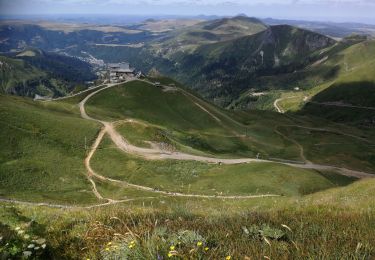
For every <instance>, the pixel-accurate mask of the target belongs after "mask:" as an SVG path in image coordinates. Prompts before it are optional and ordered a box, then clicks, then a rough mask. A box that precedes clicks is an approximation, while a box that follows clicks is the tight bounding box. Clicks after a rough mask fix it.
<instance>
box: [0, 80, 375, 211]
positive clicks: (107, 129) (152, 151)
mask: <svg viewBox="0 0 375 260" xmlns="http://www.w3.org/2000/svg"><path fill="white" fill-rule="evenodd" d="M133 80H137V79H131V80H128V81H127V82H129V81H133ZM145 82H147V83H149V82H148V81H145ZM123 84H124V82H122V83H116V84H108V85H106V86H105V87H102V86H98V87H95V88H92V89H89V90H87V91H83V92H80V93H77V94H75V95H71V96H67V97H63V98H58V99H57V100H61V99H64V98H70V97H72V96H76V95H80V94H82V93H84V92H88V91H93V90H95V89H98V90H96V91H94V92H92V93H90V94H89V95H87V96H86V97H85V98H84V99H83V100H82V101H81V102H80V103H79V109H80V113H81V117H82V118H84V119H86V120H91V121H95V122H98V123H100V124H102V126H103V127H102V129H101V130H100V132H99V134H98V136H97V138H96V140H95V142H94V143H93V145H92V146H91V149H90V151H89V153H88V155H87V157H86V158H85V160H84V164H85V167H86V170H87V179H88V180H89V182H90V183H91V185H92V191H93V193H94V195H95V196H96V197H97V198H98V199H99V200H105V201H106V202H105V203H101V204H96V205H91V206H71V205H61V204H49V203H33V202H25V201H19V200H13V199H6V198H0V202H9V203H16V204H22V205H33V206H46V207H52V208H61V209H90V208H96V207H103V206H108V205H113V204H117V203H123V202H129V201H134V200H139V199H145V198H135V199H125V200H113V199H110V198H105V197H103V196H102V195H101V194H100V193H99V191H98V190H97V188H96V183H95V181H94V180H93V177H94V178H96V179H98V180H101V181H107V182H112V183H116V184H119V185H123V186H127V187H131V188H134V189H138V190H142V191H148V192H152V193H157V194H162V195H166V196H177V197H191V198H218V199H251V198H265V197H279V196H280V195H277V194H261V195H246V196H236V195H233V196H222V195H200V194H184V193H179V192H169V191H162V190H156V189H153V188H151V187H147V186H142V185H136V184H132V183H128V182H126V181H120V180H115V179H112V178H108V177H105V176H102V175H100V174H98V173H96V172H95V171H94V170H93V169H92V167H91V165H90V161H91V159H92V157H93V155H94V153H95V152H96V150H97V148H98V146H99V145H100V143H101V141H102V140H103V137H104V136H105V134H108V135H109V137H110V138H111V140H112V141H113V143H114V144H115V145H116V146H117V147H118V148H119V149H121V150H122V151H124V152H126V153H130V154H135V155H137V156H140V157H143V158H145V159H148V160H163V159H173V160H192V161H200V162H206V163H221V164H242V163H253V162H263V163H266V162H268V163H279V164H283V165H288V166H291V167H296V168H301V169H315V170H327V171H335V172H338V173H340V174H342V175H345V176H350V177H356V178H373V177H375V175H373V174H369V173H366V172H361V171H355V170H350V169H346V168H341V167H335V166H328V165H320V164H315V163H312V162H310V161H308V160H307V159H306V158H305V156H304V153H303V147H302V146H301V145H300V144H299V143H298V142H297V141H295V140H293V139H290V138H289V137H287V136H285V135H283V134H282V133H281V132H279V131H278V130H277V128H276V131H277V132H278V134H281V135H282V136H283V137H284V138H286V139H287V140H289V141H291V142H293V143H295V144H296V145H297V146H298V147H299V148H300V151H301V154H300V155H301V158H302V159H303V161H304V162H303V163H294V162H287V161H285V162H283V161H276V160H275V161H272V160H262V159H254V158H239V159H220V158H213V157H205V156H198V155H192V154H186V153H181V152H166V151H163V150H161V149H158V148H155V147H152V148H141V147H137V146H134V145H132V144H130V143H129V142H128V141H127V140H126V139H124V137H123V136H122V135H120V134H119V133H118V132H117V131H116V129H115V127H114V125H115V124H116V123H117V122H107V121H102V120H98V119H95V118H92V117H90V116H89V115H88V114H87V112H86V110H85V104H86V102H87V101H88V100H89V99H90V98H91V97H93V96H94V95H96V94H97V93H99V92H101V91H103V90H106V89H108V88H112V87H115V86H118V85H123ZM101 87H102V88H101ZM182 92H183V93H184V94H185V95H189V96H190V95H191V94H190V93H188V92H185V91H184V90H182ZM194 98H195V97H194ZM288 98H293V97H288ZM280 100H282V99H278V100H276V101H275V102H274V106H275V108H276V109H277V110H278V112H279V113H283V112H284V111H283V110H282V109H281V108H280V107H279V106H278V102H279V101H280ZM194 103H195V104H196V105H197V106H198V107H200V108H201V109H202V110H203V111H205V112H207V113H208V114H209V115H210V116H212V117H213V118H214V119H215V120H216V121H218V122H220V121H221V120H220V119H219V118H218V117H216V116H215V115H213V114H212V113H211V112H209V111H208V110H207V109H206V108H204V107H203V106H201V105H200V104H198V103H197V102H194ZM225 116H226V115H225ZM230 119H231V120H232V121H234V122H235V123H237V124H240V123H239V122H237V121H235V120H234V119H232V118H230ZM122 121H129V122H131V121H135V120H132V119H128V120H122ZM296 127H301V128H307V129H312V130H317V131H327V129H321V128H308V127H303V126H296ZM342 134H343V133H342ZM345 135H346V134H345ZM347 136H350V137H354V138H357V139H361V140H362V141H367V140H366V139H364V138H360V137H357V136H352V135H347ZM147 198H155V197H147Z"/></svg>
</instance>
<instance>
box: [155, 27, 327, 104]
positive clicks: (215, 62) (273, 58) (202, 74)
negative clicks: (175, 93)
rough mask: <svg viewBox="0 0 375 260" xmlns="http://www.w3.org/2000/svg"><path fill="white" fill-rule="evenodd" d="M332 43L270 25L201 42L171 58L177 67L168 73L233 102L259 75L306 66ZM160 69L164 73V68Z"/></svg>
mask: <svg viewBox="0 0 375 260" xmlns="http://www.w3.org/2000/svg"><path fill="white" fill-rule="evenodd" d="M333 44H334V40H332V39H330V38H328V37H326V36H323V35H319V34H317V33H313V32H310V31H306V30H302V29H297V28H295V27H291V26H271V27H269V28H268V29H266V30H264V31H262V32H259V33H257V34H254V35H250V36H244V37H240V38H236V39H233V40H230V41H224V42H218V43H213V44H206V45H202V46H200V47H198V48H197V49H196V50H195V51H194V52H192V53H190V54H185V53H180V54H176V55H175V56H174V57H172V60H173V61H174V62H175V63H176V65H175V68H174V70H172V71H171V70H169V71H166V72H167V73H170V74H173V75H174V76H175V77H177V78H178V79H179V80H181V81H182V82H184V83H186V84H188V85H189V86H191V87H193V88H194V89H196V90H197V91H199V93H201V94H203V95H204V96H205V97H209V98H211V99H213V98H221V97H224V96H226V97H229V101H230V100H231V98H235V97H237V96H238V95H239V94H240V93H241V92H243V91H244V90H245V89H248V88H250V87H252V86H253V85H256V83H254V82H257V81H258V78H262V77H267V76H269V75H280V77H282V75H285V74H287V73H292V72H294V71H295V70H298V69H300V68H303V67H305V66H306V65H307V64H309V63H310V62H311V60H314V56H313V55H314V53H315V52H317V51H319V50H323V49H325V48H327V47H330V46H331V45H333ZM160 70H161V71H162V72H163V67H161V68H160ZM264 87H266V86H264ZM264 87H262V85H260V84H259V85H256V86H255V88H257V89H261V88H264ZM288 87H289V85H286V86H284V87H283V88H284V89H285V88H288ZM221 105H226V104H225V103H224V104H221Z"/></svg>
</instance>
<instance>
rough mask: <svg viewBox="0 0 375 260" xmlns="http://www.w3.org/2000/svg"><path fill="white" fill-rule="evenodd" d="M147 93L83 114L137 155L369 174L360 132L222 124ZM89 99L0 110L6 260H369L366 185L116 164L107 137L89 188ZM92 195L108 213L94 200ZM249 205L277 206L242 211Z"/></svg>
mask: <svg viewBox="0 0 375 260" xmlns="http://www.w3.org/2000/svg"><path fill="white" fill-rule="evenodd" d="M151 80H152V81H156V80H158V81H160V82H162V84H163V85H164V86H163V87H156V86H154V85H153V84H150V83H147V82H145V81H133V82H129V83H126V84H123V85H119V86H115V87H112V88H109V89H106V90H102V91H101V92H98V93H96V94H95V95H94V96H92V97H91V98H90V99H89V100H88V101H87V103H86V105H85V108H86V111H87V113H88V114H89V116H91V117H93V118H97V119H101V120H106V121H108V122H113V124H114V126H115V127H116V128H115V129H116V130H117V131H118V132H119V133H120V134H122V136H123V138H126V139H127V140H129V142H130V143H132V144H135V145H137V146H141V147H145V148H149V147H150V143H148V142H147V141H149V142H154V143H155V142H157V143H163V144H164V145H165V144H168V145H169V147H173V149H174V151H180V152H185V153H189V154H198V155H202V156H214V157H217V156H219V157H226V158H236V157H256V156H257V154H258V152H259V153H260V156H261V158H270V159H271V157H277V158H279V159H289V160H297V161H302V160H303V157H306V158H307V159H308V160H311V161H313V162H319V163H322V164H323V163H325V164H329V165H337V166H341V167H348V168H351V169H356V170H364V171H367V172H372V171H373V170H374V168H375V167H374V160H373V159H371V158H370V157H371V155H373V154H374V152H373V146H372V145H371V143H372V142H373V140H374V138H375V136H374V135H371V134H370V133H369V132H367V131H365V130H361V129H357V128H353V127H351V126H341V125H340V126H337V125H336V124H334V123H330V122H329V121H324V120H322V119H317V118H309V119H308V118H304V117H299V116H296V117H295V118H291V117H289V116H288V115H282V114H277V113H274V112H268V111H259V112H258V111H257V112H254V111H226V110H223V109H221V108H219V107H216V106H215V105H213V104H210V103H208V102H205V101H204V100H202V99H200V98H198V97H196V96H195V95H194V94H193V93H192V92H191V91H187V90H185V89H184V88H181V85H179V84H178V83H176V82H174V81H172V80H169V79H167V78H160V79H151ZM90 93H94V90H93V91H89V92H86V93H83V94H81V95H79V96H75V97H72V98H68V99H65V100H64V99H63V100H59V101H51V102H33V101H31V100H29V99H25V98H20V97H13V96H0V101H1V102H0V104H1V107H0V121H1V122H2V123H1V124H2V125H3V127H1V128H0V129H1V132H0V133H1V136H2V137H1V139H2V140H5V142H4V144H3V145H2V146H1V148H0V154H1V157H0V158H1V164H0V178H1V181H0V194H1V195H0V199H1V200H2V201H1V202H0V204H1V205H4V207H0V223H1V224H0V232H1V234H2V236H3V239H2V240H0V246H1V247H0V255H1V256H4V255H5V256H7V257H9V256H10V255H11V256H13V257H21V255H22V254H23V252H24V251H25V250H26V248H27V247H28V246H29V244H30V243H35V244H36V243H41V245H42V244H43V243H45V246H44V247H45V249H40V248H39V249H35V250H34V249H33V251H32V255H33V256H35V257H39V258H41V259H45V258H48V259H64V258H65V259H82V258H84V259H87V258H89V259H97V258H98V259H102V258H110V259H111V258H115V257H120V258H126V257H127V258H131V259H150V258H151V259H153V258H155V257H157V256H162V257H164V258H170V257H168V255H170V254H176V256H175V257H174V258H178V257H180V258H182V259H184V258H187V259H188V258H192V259H197V258H198V259H225V258H227V257H228V256H231V258H232V259H238V258H242V257H244V256H249V255H251V256H256V257H259V258H261V257H263V256H265V255H266V256H269V257H272V258H275V259H278V258H283V257H286V258H288V259H300V258H304V257H308V258H331V257H334V258H344V259H346V258H351V257H358V258H365V259H366V258H371V257H372V256H373V255H374V254H375V248H374V247H373V245H372V244H371V243H372V241H373V238H374V237H375V234H374V232H373V230H374V228H373V223H374V222H373V216H374V214H373V213H374V212H373V200H372V199H371V196H370V194H371V192H372V189H373V188H372V187H373V185H372V184H373V181H372V180H369V179H365V180H361V181H357V179H356V178H352V177H346V176H342V175H338V174H337V173H333V172H330V171H325V170H319V171H317V170H313V169H300V168H297V167H292V166H288V165H284V164H280V163H277V162H256V163H247V164H235V165H225V164H220V163H215V164H212V163H204V162H198V161H189V160H149V159H146V158H144V157H142V156H138V155H136V154H130V153H125V152H124V151H122V150H120V149H119V148H118V147H117V146H116V144H115V143H113V142H112V141H111V139H110V138H109V135H107V134H106V135H104V139H103V140H101V142H100V144H99V146H98V149H97V150H96V151H95V152H94V154H93V156H92V158H91V164H90V165H91V168H92V170H93V171H95V173H96V174H97V175H96V176H91V175H90V174H88V172H87V169H86V168H85V165H84V163H83V161H84V160H85V158H87V157H86V156H87V155H88V154H90V153H89V152H88V151H89V149H90V147H92V144H93V143H94V140H96V137H97V135H98V131H99V129H100V126H99V123H94V122H92V121H89V120H85V119H81V118H80V114H79V109H78V108H79V107H78V102H81V101H82V100H83V99H84V97H86V96H87V95H89V94H90ZM129 119H131V120H132V121H129ZM323 127H324V128H323ZM85 140H86V143H85ZM337 143H339V144H341V145H340V146H337V145H334V144H337ZM343 143H345V145H344V146H343ZM85 144H86V148H87V150H85ZM301 147H303V149H302V150H301ZM9 151H10V153H9ZM369 156H370V157H369ZM306 158H305V159H306ZM87 178H88V179H89V180H90V181H91V183H90V182H89V180H88V179H87ZM106 178H110V179H106ZM93 183H94V184H95V191H96V192H97V193H99V194H100V196H102V197H103V199H98V198H96V197H95V196H94V194H95V193H94V192H93V190H92V189H93V186H92V185H93ZM135 185H138V186H135ZM181 194H182V195H181ZM184 194H190V195H193V196H195V197H184V196H183V195H184ZM254 195H255V196H265V195H266V196H267V195H271V196H273V197H241V196H254ZM220 196H221V197H220ZM225 196H238V197H227V198H226V197H225ZM3 199H18V200H20V201H19V202H18V203H20V204H19V205H18V204H11V203H10V202H5V201H4V200H3ZM107 200H108V202H107ZM358 201H360V203H359V202H358ZM24 202H43V203H47V205H44V206H41V205H39V206H36V205H33V204H22V203H24ZM48 203H51V204H50V205H48ZM103 203H107V204H105V205H103ZM56 204H57V205H56ZM60 204H62V205H60ZM77 204H78V205H79V206H82V205H91V206H93V207H95V208H82V207H74V205H77ZM111 204H113V205H111ZM71 206H73V208H69V207H71ZM52 207H57V208H52ZM327 219H329V220H330V221H327ZM349 223H350V224H349ZM62 231H63V232H62ZM42 239H43V240H42ZM44 239H45V240H44ZM324 239H326V240H324ZM327 239H329V241H330V243H327ZM38 241H43V242H38ZM131 241H134V242H131ZM267 241H268V242H267ZM249 245H250V246H249ZM34 246H36V245H34ZM82 248H83V249H82ZM172 248H173V249H172ZM206 248H207V249H206ZM316 248H319V250H316ZM175 251H176V253H175ZM171 252H172V253H171ZM172 257H173V256H172Z"/></svg>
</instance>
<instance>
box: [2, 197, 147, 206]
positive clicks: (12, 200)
mask: <svg viewBox="0 0 375 260" xmlns="http://www.w3.org/2000/svg"><path fill="white" fill-rule="evenodd" d="M153 198H154V197H144V198H135V199H125V200H111V201H108V202H106V203H101V204H94V205H90V206H74V205H64V204H54V203H45V202H28V201H21V200H14V199H6V198H0V202H5V203H12V204H19V205H25V206H37V207H48V208H57V209H93V208H100V207H106V206H109V205H114V204H119V203H124V202H130V201H136V200H142V199H153Z"/></svg>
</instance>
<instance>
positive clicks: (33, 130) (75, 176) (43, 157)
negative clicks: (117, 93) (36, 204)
mask: <svg viewBox="0 0 375 260" xmlns="http://www.w3.org/2000/svg"><path fill="white" fill-rule="evenodd" d="M0 101H1V102H0V106H1V107H0V120H1V122H0V124H1V128H0V129H1V131H0V133H1V140H2V145H1V151H0V154H1V156H0V158H1V165H0V173H1V174H0V178H1V181H0V183H1V185H0V192H1V196H3V197H8V198H17V199H23V200H28V201H52V202H69V203H92V202H94V201H95V197H94V196H93V195H92V193H91V187H90V185H89V183H88V182H87V181H86V178H85V176H84V174H85V168H84V165H83V159H84V157H85V150H84V140H85V137H86V138H87V144H88V145H89V144H90V143H91V142H92V141H93V140H94V138H95V134H96V132H97V131H98V128H97V125H96V124H94V123H92V122H88V121H84V120H82V119H79V118H78V115H75V114H72V112H71V111H69V110H67V109H65V108H64V107H62V106H60V105H59V104H56V103H52V102H51V103H35V102H33V101H31V100H28V99H23V98H17V97H11V96H0Z"/></svg>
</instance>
